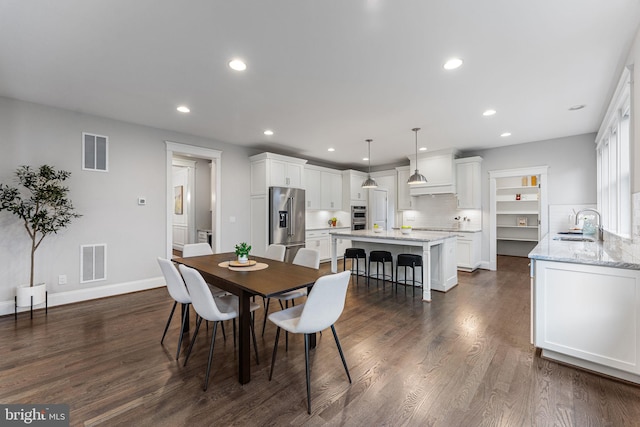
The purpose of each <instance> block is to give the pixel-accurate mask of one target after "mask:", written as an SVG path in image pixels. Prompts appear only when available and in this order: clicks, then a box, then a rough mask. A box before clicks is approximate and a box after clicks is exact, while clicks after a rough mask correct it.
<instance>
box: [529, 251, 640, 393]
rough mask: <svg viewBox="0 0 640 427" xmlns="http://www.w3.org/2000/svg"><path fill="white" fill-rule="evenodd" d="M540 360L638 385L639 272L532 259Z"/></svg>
mask: <svg viewBox="0 0 640 427" xmlns="http://www.w3.org/2000/svg"><path fill="white" fill-rule="evenodd" d="M532 262H533V263H534V264H533V267H532V269H533V273H534V277H533V304H534V305H533V307H532V311H533V324H532V332H533V336H534V344H535V345H536V347H539V348H542V356H543V357H548V358H551V359H555V360H558V361H561V362H563V363H569V364H572V365H575V366H580V367H583V368H585V369H589V370H592V371H596V372H600V373H603V374H606V375H611V376H614V377H618V378H622V379H625V380H628V381H633V382H635V383H640V376H639V375H640V271H638V270H630V269H623V268H614V267H608V266H600V265H588V264H573V263H567V262H556V261H546V260H539V259H535V260H532Z"/></svg>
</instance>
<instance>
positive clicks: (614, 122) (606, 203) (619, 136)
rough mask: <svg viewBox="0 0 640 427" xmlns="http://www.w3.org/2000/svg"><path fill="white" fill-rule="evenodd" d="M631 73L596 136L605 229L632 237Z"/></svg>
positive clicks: (622, 82)
mask: <svg viewBox="0 0 640 427" xmlns="http://www.w3.org/2000/svg"><path fill="white" fill-rule="evenodd" d="M632 113H633V112H632V110H631V72H630V68H629V67H627V68H625V70H624V72H623V73H622V76H621V77H620V81H619V82H618V86H617V87H616V91H615V92H614V95H613V97H612V99H611V103H610V104H609V108H608V109H607V113H606V114H605V117H604V120H603V121H602V125H601V126H600V130H599V131H598V134H597V136H596V150H597V196H598V211H599V212H600V213H601V215H602V216H601V219H602V226H603V228H604V229H605V230H607V231H608V232H610V233H613V234H616V235H618V236H620V237H625V238H630V237H631V219H632V212H631V174H630V171H631V158H630V155H629V153H630V148H631V140H630V137H631V135H630V129H629V126H630V124H631V121H632Z"/></svg>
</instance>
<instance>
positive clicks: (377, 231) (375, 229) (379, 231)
mask: <svg viewBox="0 0 640 427" xmlns="http://www.w3.org/2000/svg"><path fill="white" fill-rule="evenodd" d="M373 231H374V232H375V233H382V228H380V227H378V228H374V229H373Z"/></svg>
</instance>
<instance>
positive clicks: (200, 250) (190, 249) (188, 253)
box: [182, 243, 227, 297]
mask: <svg viewBox="0 0 640 427" xmlns="http://www.w3.org/2000/svg"><path fill="white" fill-rule="evenodd" d="M203 255H213V249H211V246H209V244H208V243H187V244H185V245H184V246H183V247H182V258H190V257H194V256H203ZM209 288H210V289H211V293H212V294H213V296H214V297H221V296H224V295H227V292H225V291H223V290H222V289H220V288H219V287H217V286H214V285H212V284H209Z"/></svg>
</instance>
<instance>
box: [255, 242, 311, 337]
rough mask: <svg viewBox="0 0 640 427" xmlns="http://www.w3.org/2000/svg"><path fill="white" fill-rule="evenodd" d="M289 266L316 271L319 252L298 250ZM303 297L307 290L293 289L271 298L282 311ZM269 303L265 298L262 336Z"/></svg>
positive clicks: (305, 249)
mask: <svg viewBox="0 0 640 427" xmlns="http://www.w3.org/2000/svg"><path fill="white" fill-rule="evenodd" d="M291 264H295V265H301V266H303V267H309V268H315V269H316V270H318V269H319V268H320V252H319V251H317V250H315V249H309V248H300V249H298V252H296V256H295V257H294V258H293V261H291ZM305 295H307V288H300V289H295V290H293V291H289V292H284V293H282V294H280V295H276V296H274V297H273V298H276V299H277V300H278V302H279V303H280V308H281V309H283V310H284V309H285V308H287V307H289V301H291V302H292V304H294V305H295V302H294V301H293V300H294V299H296V298H300V297H303V296H305ZM269 301H270V299H269V298H267V300H266V302H265V307H264V320H263V321H262V336H264V329H265V326H266V325H267V314H268V313H269ZM283 301H284V303H285V305H284V306H283V305H282V302H283ZM288 348H289V337H288V336H287V349H288Z"/></svg>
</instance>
